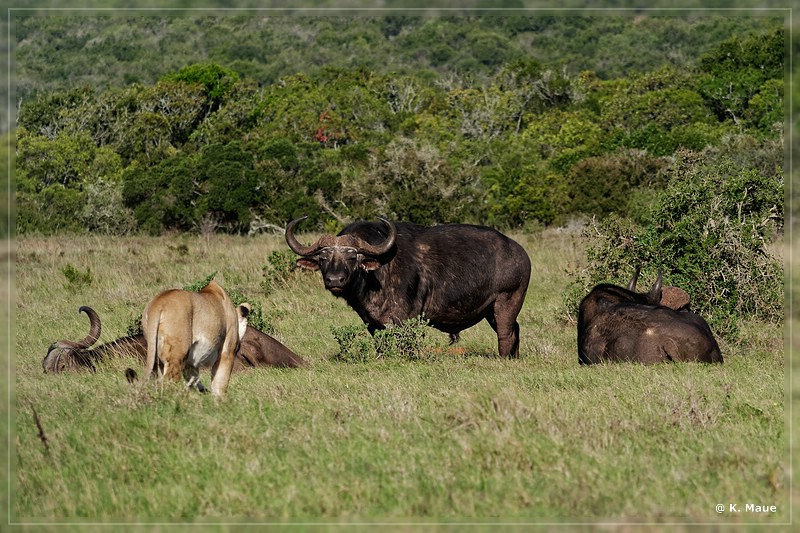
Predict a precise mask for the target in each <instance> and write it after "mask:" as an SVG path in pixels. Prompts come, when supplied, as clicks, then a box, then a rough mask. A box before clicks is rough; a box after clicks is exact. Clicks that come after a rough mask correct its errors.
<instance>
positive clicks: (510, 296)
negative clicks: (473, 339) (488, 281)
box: [486, 293, 525, 358]
mask: <svg viewBox="0 0 800 533" xmlns="http://www.w3.org/2000/svg"><path fill="white" fill-rule="evenodd" d="M524 299H525V293H521V294H520V293H502V294H500V295H499V296H498V297H497V300H495V302H494V305H493V306H492V310H491V312H490V313H489V315H487V317H486V320H487V321H488V322H489V324H490V325H491V326H492V329H494V331H495V333H497V351H498V353H499V354H500V357H513V358H517V357H519V324H518V323H517V315H519V311H520V309H522V303H523V301H524Z"/></svg>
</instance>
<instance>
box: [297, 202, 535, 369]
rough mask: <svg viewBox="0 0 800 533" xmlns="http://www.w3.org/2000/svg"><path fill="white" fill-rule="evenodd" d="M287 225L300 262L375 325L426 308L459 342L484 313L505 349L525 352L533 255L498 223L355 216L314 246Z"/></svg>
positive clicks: (513, 353) (510, 353) (506, 353)
mask: <svg viewBox="0 0 800 533" xmlns="http://www.w3.org/2000/svg"><path fill="white" fill-rule="evenodd" d="M304 218H305V217H303V218H299V219H297V220H293V221H292V222H290V223H289V224H288V225H287V226H286V242H287V243H288V245H289V248H291V249H292V250H293V251H294V252H295V253H297V254H298V255H300V256H301V257H300V258H299V259H298V260H297V264H298V265H299V266H300V267H303V268H307V269H310V270H319V271H321V272H322V279H323V282H324V283H325V288H326V289H328V290H329V291H330V292H331V293H332V294H333V295H335V296H338V297H341V298H344V299H345V301H347V303H348V304H349V305H350V307H352V308H353V309H354V310H355V311H356V313H358V316H360V317H361V319H362V320H363V321H364V323H365V324H367V329H368V330H369V331H370V333H375V331H376V330H378V329H382V328H384V327H385V326H386V325H388V324H398V323H400V322H402V321H404V320H406V319H409V318H412V317H417V316H423V317H424V318H425V319H426V320H428V321H429V322H430V325H431V326H433V327H434V328H436V329H438V330H440V331H444V332H445V333H449V334H450V341H451V343H452V342H456V341H457V340H458V335H459V333H460V332H461V331H463V330H465V329H467V328H469V327H471V326H474V325H475V324H477V323H478V322H480V321H481V320H483V319H486V321H487V322H489V324H490V325H491V326H492V328H493V329H494V331H495V332H496V333H497V344H498V352H499V354H500V355H501V356H505V357H518V356H519V324H518V323H517V315H519V312H520V309H522V304H523V302H524V300H525V293H526V291H527V290H528V281H529V279H530V275H531V262H530V259H529V258H528V254H527V253H526V252H525V250H524V249H523V248H522V246H520V245H519V244H518V243H516V242H514V241H513V240H511V239H509V238H508V237H506V236H505V235H503V234H501V233H499V232H498V231H496V230H494V229H491V228H487V227H483V226H472V225H466V224H447V225H442V226H433V227H423V226H418V225H417V224H410V223H405V222H397V223H393V222H390V221H388V220H385V219H381V222H355V223H353V224H350V225H349V226H347V227H346V228H345V229H343V230H342V231H341V232H340V233H339V234H338V235H337V236H334V235H324V236H322V237H321V238H320V239H319V240H318V241H317V242H315V243H314V244H312V245H311V246H304V245H302V244H300V242H299V241H298V240H297V238H296V237H295V235H294V230H295V227H296V226H297V224H298V223H299V222H300V221H301V220H303V219H304Z"/></svg>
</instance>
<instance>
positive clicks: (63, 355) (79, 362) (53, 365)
mask: <svg viewBox="0 0 800 533" xmlns="http://www.w3.org/2000/svg"><path fill="white" fill-rule="evenodd" d="M80 311H82V312H84V313H86V314H87V315H88V317H89V335H88V336H87V337H86V338H85V339H83V340H81V341H77V342H73V341H57V342H54V343H53V344H52V345H50V348H48V350H47V355H46V356H45V358H44V359H43V360H42V368H43V369H44V371H45V372H52V373H58V372H63V371H64V370H68V369H70V370H81V369H89V370H91V371H93V372H94V371H95V369H96V367H95V364H96V363H97V362H98V361H101V360H103V359H106V358H116V357H135V358H137V359H139V360H140V361H141V362H142V363H144V361H145V359H146V357H147V342H146V341H145V339H144V335H142V334H139V335H129V336H127V337H121V338H119V339H117V340H115V341H112V342H109V343H106V344H102V345H100V346H97V347H95V348H92V349H89V348H90V346H92V344H94V343H95V342H97V339H99V338H100V330H101V327H102V325H101V323H100V317H99V316H98V315H97V313H96V312H95V311H94V310H93V309H92V308H91V307H87V306H83V307H81V308H80ZM307 364H308V363H307V362H306V361H305V360H304V359H303V358H302V357H300V356H299V355H297V354H295V353H294V352H293V351H291V350H290V349H289V348H287V347H286V346H284V345H283V344H281V343H280V342H278V341H277V340H275V339H274V338H272V337H270V336H269V335H267V334H266V333H263V332H261V331H259V330H257V329H256V328H254V327H252V326H250V325H248V326H247V329H246V330H245V333H244V336H243V337H242V338H241V340H240V346H239V352H238V353H237V354H236V357H235V359H234V363H233V370H234V372H236V371H238V370H242V369H245V368H251V367H264V366H273V367H287V368H297V367H303V366H307Z"/></svg>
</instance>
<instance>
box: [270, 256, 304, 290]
mask: <svg viewBox="0 0 800 533" xmlns="http://www.w3.org/2000/svg"><path fill="white" fill-rule="evenodd" d="M296 257H297V256H296V255H295V253H294V252H292V251H291V250H273V252H272V253H271V254H269V257H267V264H266V265H264V266H263V267H261V272H262V277H263V279H262V280H261V288H262V289H263V290H264V294H266V295H269V294H272V293H273V292H274V291H275V289H276V288H280V287H284V286H285V285H286V283H287V282H288V281H289V280H290V279H292V278H293V277H294V275H295V273H297V272H298V270H299V269H298V267H297V265H296V264H295V259H296Z"/></svg>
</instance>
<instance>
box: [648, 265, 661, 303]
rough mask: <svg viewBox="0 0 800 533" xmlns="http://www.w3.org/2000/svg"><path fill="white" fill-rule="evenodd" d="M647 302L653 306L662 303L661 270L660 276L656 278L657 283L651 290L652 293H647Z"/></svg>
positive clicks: (659, 271) (659, 270)
mask: <svg viewBox="0 0 800 533" xmlns="http://www.w3.org/2000/svg"><path fill="white" fill-rule="evenodd" d="M647 301H648V302H650V303H652V304H658V303H660V302H661V269H660V268H659V269H658V276H657V277H656V281H655V283H653V286H652V287H651V288H650V292H648V293H647Z"/></svg>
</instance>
